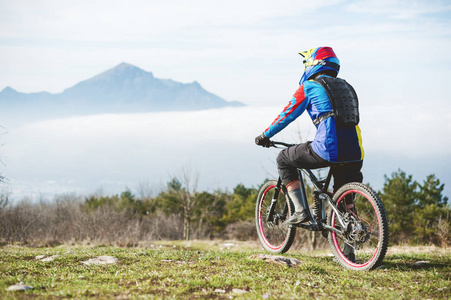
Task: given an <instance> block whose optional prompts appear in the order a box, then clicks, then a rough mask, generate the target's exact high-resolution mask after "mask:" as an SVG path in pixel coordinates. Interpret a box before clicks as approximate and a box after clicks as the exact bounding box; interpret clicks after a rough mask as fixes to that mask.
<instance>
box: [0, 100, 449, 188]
mask: <svg viewBox="0 0 451 300" xmlns="http://www.w3.org/2000/svg"><path fill="white" fill-rule="evenodd" d="M282 108H283V105H281V106H280V107H279V106H276V107H242V108H225V109H218V110H207V111H198V112H165V113H143V114H119V115H116V114H111V115H96V116H86V117H74V118H68V119H58V120H48V121H42V122H36V123H29V124H25V125H22V126H20V127H15V128H9V129H8V134H7V135H4V138H3V140H2V141H3V142H4V147H3V149H2V153H3V162H4V163H5V164H6V169H5V171H4V172H2V173H3V174H4V175H6V176H7V177H8V178H9V180H10V182H11V186H12V189H13V193H14V194H15V195H16V197H19V196H24V195H31V196H33V197H39V193H43V194H46V195H52V194H54V193H61V192H72V191H75V192H77V193H84V194H86V193H92V192H94V191H96V190H97V189H99V188H102V189H103V190H104V191H105V192H107V193H118V192H120V191H122V190H123V189H125V187H126V186H128V187H129V188H131V189H136V187H137V186H138V185H139V184H140V183H142V182H149V183H151V184H153V185H158V184H161V183H164V182H167V181H168V180H169V179H170V176H171V175H172V174H176V173H177V172H178V171H180V169H181V168H182V167H183V166H186V165H189V166H191V168H192V169H194V170H196V171H198V172H199V173H200V185H201V186H200V187H201V188H202V189H207V190H214V189H217V188H229V189H231V188H233V187H235V186H236V185H237V184H239V183H243V184H245V185H247V186H251V185H258V184H260V183H261V182H263V180H264V179H265V178H269V177H275V176H277V170H276V165H275V158H276V155H277V153H278V150H276V149H264V148H261V147H257V146H255V144H254V137H255V136H256V135H258V134H259V133H261V132H262V131H263V130H264V129H265V128H266V127H267V126H268V125H269V124H270V123H271V122H272V120H273V119H274V118H275V117H276V115H277V114H278V113H279V112H280V110H282ZM432 110H433V109H432V108H424V109H423V110H422V111H421V112H419V110H418V109H417V108H415V107H410V108H409V107H380V108H379V109H376V110H372V111H368V110H366V109H362V122H361V128H362V134H363V143H364V147H365V152H366V155H367V156H366V160H365V166H366V169H365V180H367V181H369V182H371V183H372V184H373V186H375V187H376V188H380V187H381V184H382V179H383V175H384V174H390V173H391V172H393V171H395V170H396V169H397V168H398V167H403V168H406V171H408V172H413V171H414V172H415V175H416V176H418V177H416V178H418V180H419V179H421V177H423V175H424V176H425V174H431V173H436V174H437V176H438V177H439V178H440V179H441V180H442V181H444V180H445V182H446V180H451V178H449V173H448V176H445V175H446V173H443V172H444V169H443V168H441V167H440V166H439V165H438V164H437V160H442V159H443V158H444V157H447V156H449V154H450V152H449V149H451V139H450V138H449V137H448V136H447V135H446V134H443V133H444V132H449V131H450V130H451V128H450V126H451V125H449V124H448V123H447V120H449V118H450V117H451V115H449V114H448V116H446V113H445V115H444V116H443V118H440V119H436V118H435V117H434V114H431V111H432ZM299 134H300V135H301V137H302V140H303V141H307V140H311V139H312V138H313V137H314V134H315V129H314V126H313V125H312V123H311V120H310V119H309V118H308V116H306V115H303V116H302V117H301V118H300V119H299V120H297V121H295V122H294V123H292V124H290V125H289V126H288V127H287V128H286V130H284V131H282V132H281V133H279V134H277V135H276V136H275V137H274V139H276V140H281V141H285V142H299V141H300V136H299ZM419 162H421V163H419ZM382 166H383V167H382ZM418 167H421V168H423V169H421V170H420V171H417V169H415V168H418ZM410 170H413V171H410ZM448 182H449V181H448Z"/></svg>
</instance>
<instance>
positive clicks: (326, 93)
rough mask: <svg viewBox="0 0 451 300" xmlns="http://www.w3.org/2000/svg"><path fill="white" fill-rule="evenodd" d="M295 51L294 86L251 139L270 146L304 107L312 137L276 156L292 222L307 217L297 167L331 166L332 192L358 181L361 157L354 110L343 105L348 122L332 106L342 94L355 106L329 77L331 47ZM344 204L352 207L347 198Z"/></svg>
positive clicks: (335, 63)
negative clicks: (298, 64) (298, 65)
mask: <svg viewBox="0 0 451 300" xmlns="http://www.w3.org/2000/svg"><path fill="white" fill-rule="evenodd" d="M299 54H300V55H302V56H303V57H304V65H305V69H304V73H303V75H302V77H301V80H300V82H299V85H300V86H299V88H298V89H297V91H296V92H295V93H294V95H293V97H292V99H291V100H290V102H289V103H288V105H287V106H286V107H285V108H284V109H283V111H282V112H281V113H280V114H279V115H278V116H277V118H276V119H275V120H274V121H273V122H272V124H271V125H270V126H269V127H268V128H267V129H266V130H265V131H264V132H263V133H262V134H261V135H259V136H257V137H256V138H255V143H256V144H257V145H260V146H264V147H270V146H271V141H270V138H271V137H273V136H274V135H275V134H277V133H278V132H280V131H281V130H282V129H284V128H285V127H286V126H287V125H288V124H290V123H291V122H292V121H294V120H295V119H296V118H297V117H299V116H300V115H301V114H302V113H303V112H304V111H305V110H307V112H308V114H309V115H310V117H311V119H312V120H313V122H314V124H315V126H316V129H317V131H316V135H315V138H314V139H313V141H309V142H306V143H301V144H298V145H295V146H292V147H289V148H287V149H284V150H282V151H281V152H280V153H279V155H278V157H277V167H278V169H279V174H280V178H281V179H282V182H283V183H284V184H285V186H286V187H287V190H288V196H289V197H290V199H291V200H292V202H293V204H294V206H295V212H294V214H293V215H292V216H291V217H290V218H289V219H288V220H287V221H286V222H285V223H286V224H293V225H294V224H299V223H304V222H307V221H310V214H308V213H307V210H306V208H307V207H308V206H307V204H306V203H304V201H306V200H304V197H303V196H302V192H301V189H300V187H301V183H300V179H299V177H298V173H297V168H305V169H317V168H324V167H327V166H332V165H335V166H336V167H334V168H333V169H332V172H333V173H332V174H333V177H334V187H333V188H334V192H335V191H337V190H338V189H339V188H340V187H341V186H343V185H344V184H346V183H348V182H362V180H363V176H362V172H361V168H362V164H363V155H364V152H363V147H362V138H361V135H360V129H359V126H358V125H357V124H358V119H359V116H358V109H356V107H354V108H351V109H349V107H348V108H344V109H345V115H348V116H350V118H351V119H352V122H349V120H345V121H343V120H342V119H343V118H341V116H343V111H342V112H340V111H338V109H337V106H339V104H338V105H337V102H336V101H340V99H342V98H343V97H344V98H346V97H347V100H349V101H351V103H354V106H355V105H357V95H356V94H355V92H354V89H353V88H352V87H351V86H350V85H349V84H347V83H346V82H345V81H344V80H341V79H336V80H333V79H331V78H336V77H337V75H338V71H339V69H340V61H339V60H338V58H337V56H336V55H335V53H334V51H333V49H332V48H330V47H319V48H314V49H311V50H308V51H303V52H300V53H299ZM321 80H323V81H321ZM335 81H337V82H338V81H339V82H340V84H341V86H340V85H337V84H335V83H334V82H335ZM321 82H322V83H321ZM325 83H326V84H325ZM343 87H344V88H343ZM332 101H335V102H332ZM332 104H334V105H332ZM345 106H346V105H345ZM341 109H343V108H341ZM346 109H348V110H347V111H346ZM346 122H347V123H346ZM343 163H346V164H343ZM347 204H348V207H349V208H350V209H352V207H353V204H352V200H350V201H348V203H347Z"/></svg>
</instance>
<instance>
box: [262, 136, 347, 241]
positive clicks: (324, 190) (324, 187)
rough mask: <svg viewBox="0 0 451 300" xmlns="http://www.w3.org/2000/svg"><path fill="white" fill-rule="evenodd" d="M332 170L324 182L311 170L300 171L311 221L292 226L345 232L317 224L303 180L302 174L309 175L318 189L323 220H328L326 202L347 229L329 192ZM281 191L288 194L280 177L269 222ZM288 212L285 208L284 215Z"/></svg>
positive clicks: (269, 213) (284, 144) (271, 219)
mask: <svg viewBox="0 0 451 300" xmlns="http://www.w3.org/2000/svg"><path fill="white" fill-rule="evenodd" d="M276 145H282V146H285V147H291V146H294V144H286V143H283V142H273V147H275V148H278V147H277V146H276ZM332 168H333V166H331V167H329V172H328V174H327V176H326V178H325V179H324V180H319V179H318V178H317V177H316V176H315V175H314V174H313V172H312V171H311V170H309V169H298V175H299V180H300V181H301V192H302V197H304V200H305V202H304V203H307V205H308V207H307V211H308V214H309V215H310V220H311V221H309V222H308V223H305V224H304V223H301V224H297V225H292V226H297V227H301V228H304V229H307V230H311V231H324V230H327V231H335V232H336V233H338V234H340V235H342V234H343V232H342V231H340V230H338V229H336V228H334V227H331V226H328V225H327V224H326V223H325V222H317V221H316V220H315V219H314V218H313V216H312V213H311V210H310V205H309V204H308V201H307V193H306V191H305V185H304V180H303V175H302V173H305V175H307V176H308V177H309V178H310V180H311V181H312V183H313V184H314V186H315V187H316V188H317V191H318V192H319V195H318V196H319V197H320V198H321V201H322V205H321V208H322V210H321V216H322V219H323V220H325V218H326V209H325V205H324V204H325V202H327V203H328V204H329V206H330V207H331V208H332V210H333V211H334V212H335V214H336V216H337V219H338V222H339V223H340V225H341V226H342V227H341V228H347V224H346V223H345V222H344V220H343V218H342V216H341V215H342V214H341V213H340V212H339V211H338V209H337V207H336V206H335V204H334V203H333V201H332V198H331V196H332V194H331V193H329V192H328V188H329V184H330V181H331V179H332ZM280 190H282V192H284V193H286V192H287V191H286V188H285V187H284V186H283V184H282V180H281V178H280V177H279V179H278V180H277V186H276V187H275V189H274V195H273V199H272V201H271V205H270V207H269V211H268V214H267V221H273V217H274V210H275V204H276V202H277V199H278V196H279V193H280ZM287 211H288V208H287V207H285V208H284V211H283V213H284V214H286V213H287Z"/></svg>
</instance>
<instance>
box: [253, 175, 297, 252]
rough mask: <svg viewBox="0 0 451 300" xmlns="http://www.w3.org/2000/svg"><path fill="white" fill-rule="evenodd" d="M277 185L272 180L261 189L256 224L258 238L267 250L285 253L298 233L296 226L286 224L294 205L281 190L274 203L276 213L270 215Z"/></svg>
mask: <svg viewBox="0 0 451 300" xmlns="http://www.w3.org/2000/svg"><path fill="white" fill-rule="evenodd" d="M276 185H277V181H276V180H270V181H268V182H266V183H265V184H264V185H263V187H262V188H261V189H260V192H259V193H258V197H257V203H256V207H255V225H256V227H257V234H258V239H259V240H260V243H261V244H262V246H263V248H265V250H267V251H269V252H271V253H284V252H286V251H288V249H290V247H291V245H292V244H293V241H294V237H295V235H296V227H288V225H286V224H285V220H287V219H288V218H289V216H291V214H292V213H293V212H294V205H293V203H292V202H291V201H290V200H289V199H288V197H287V196H285V193H284V191H283V190H280V191H279V194H278V196H277V201H276V203H274V205H275V206H274V213H273V214H272V216H269V215H268V214H269V210H270V206H271V202H272V200H273V198H274V192H275V187H276Z"/></svg>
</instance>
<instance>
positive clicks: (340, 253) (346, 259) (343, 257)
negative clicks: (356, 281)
mask: <svg viewBox="0 0 451 300" xmlns="http://www.w3.org/2000/svg"><path fill="white" fill-rule="evenodd" d="M350 193H358V194H360V195H362V196H364V197H365V198H366V199H368V201H369V202H370V203H371V205H372V206H373V209H374V211H375V212H377V209H376V207H375V205H374V203H373V201H372V200H371V199H370V198H368V197H367V196H366V195H365V194H364V193H363V192H361V191H357V190H349V191H346V192H345V193H344V194H343V195H341V197H340V198H339V199H338V201H337V206H338V204H339V203H340V202H341V201H342V200H343V199H344V197H346V196H347V195H348V194H350ZM376 219H377V224H378V228H379V239H378V242H377V244H378V245H377V247H376V250H375V251H374V254H373V257H371V259H370V260H368V261H367V262H365V263H364V264H356V263H353V262H352V261H350V260H349V259H348V258H347V257H346V256H345V255H344V254H343V251H341V248H340V246H339V245H338V239H337V236H336V233H335V232H334V231H332V239H333V241H334V246H335V249H337V252H338V254H339V255H340V257H341V259H343V260H344V261H345V262H346V263H347V264H348V265H350V266H352V267H354V268H364V267H366V266H367V265H368V264H369V263H371V262H372V261H373V260H374V258H375V257H376V254H377V252H378V250H379V243H380V240H381V224H380V220H379V218H377V213H376ZM331 225H332V227H334V228H335V212H333V213H332V224H331Z"/></svg>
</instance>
